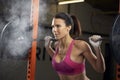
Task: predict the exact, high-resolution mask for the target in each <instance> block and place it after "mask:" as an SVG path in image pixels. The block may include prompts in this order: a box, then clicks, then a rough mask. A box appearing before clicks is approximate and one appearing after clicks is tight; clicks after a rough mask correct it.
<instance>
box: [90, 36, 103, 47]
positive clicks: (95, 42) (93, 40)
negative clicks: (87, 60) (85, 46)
mask: <svg viewBox="0 0 120 80" xmlns="http://www.w3.org/2000/svg"><path fill="white" fill-rule="evenodd" d="M89 42H90V44H91V45H92V46H93V47H99V46H100V45H101V43H102V37H101V36H100V35H92V36H90V37H89Z"/></svg>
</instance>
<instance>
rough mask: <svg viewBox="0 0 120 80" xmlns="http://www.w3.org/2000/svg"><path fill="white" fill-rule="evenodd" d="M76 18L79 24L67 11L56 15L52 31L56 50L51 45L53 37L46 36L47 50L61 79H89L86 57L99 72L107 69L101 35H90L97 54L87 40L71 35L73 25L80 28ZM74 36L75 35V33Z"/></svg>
mask: <svg viewBox="0 0 120 80" xmlns="http://www.w3.org/2000/svg"><path fill="white" fill-rule="evenodd" d="M75 20H76V22H77V24H78V25H79V21H78V20H77V19H76V18H75V17H74V16H70V15H69V14H67V13H62V12H61V13H58V14H56V15H55V16H54V18H53V20H52V32H53V34H54V37H55V39H56V40H57V41H56V42H55V44H54V48H55V50H54V49H53V47H51V39H52V37H50V36H46V37H45V47H46V50H47V52H48V53H49V55H50V56H51V58H52V65H53V68H54V69H55V70H56V72H57V73H58V75H59V77H60V80H89V78H88V77H87V76H86V70H85V59H87V60H88V61H89V62H90V64H91V65H92V67H93V68H94V69H95V70H96V71H97V72H101V73H103V72H104V71H105V63H104V58H103V56H102V53H101V49H100V45H101V42H102V41H101V36H99V35H93V36H91V37H89V41H90V43H91V45H92V46H93V48H94V50H95V53H96V55H95V54H94V53H93V51H92V50H91V47H90V45H89V44H88V43H87V42H85V41H83V40H76V39H73V38H72V37H71V35H70V32H71V31H72V32H73V33H75V31H74V30H72V27H73V28H74V29H75V27H78V29H79V28H80V25H79V26H78V25H76V22H74V21H75ZM73 22H74V23H73ZM73 25H74V26H73ZM75 25H76V26H75ZM78 29H76V30H77V31H78V32H79V31H80V30H78ZM79 33H81V32H79ZM79 33H78V35H79ZM76 35H77V34H76ZM72 36H73V37H74V35H72Z"/></svg>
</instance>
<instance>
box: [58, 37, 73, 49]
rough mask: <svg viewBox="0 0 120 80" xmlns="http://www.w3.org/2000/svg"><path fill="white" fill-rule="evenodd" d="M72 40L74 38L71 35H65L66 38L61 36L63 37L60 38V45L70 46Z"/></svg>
mask: <svg viewBox="0 0 120 80" xmlns="http://www.w3.org/2000/svg"><path fill="white" fill-rule="evenodd" d="M72 40H73V39H72V38H71V36H70V35H68V36H65V37H64V38H61V39H60V40H59V46H60V47H63V48H66V47H68V46H69V44H70V43H71V41H72Z"/></svg>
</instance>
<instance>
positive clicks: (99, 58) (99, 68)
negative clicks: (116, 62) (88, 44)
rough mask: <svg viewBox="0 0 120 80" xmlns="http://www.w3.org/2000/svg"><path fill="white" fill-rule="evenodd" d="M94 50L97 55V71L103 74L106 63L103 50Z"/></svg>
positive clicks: (98, 48)
mask: <svg viewBox="0 0 120 80" xmlns="http://www.w3.org/2000/svg"><path fill="white" fill-rule="evenodd" d="M94 49H95V53H96V56H97V59H96V68H97V71H98V72H101V73H103V72H104V71H105V61H104V57H103V55H102V52H101V48H100V47H94Z"/></svg>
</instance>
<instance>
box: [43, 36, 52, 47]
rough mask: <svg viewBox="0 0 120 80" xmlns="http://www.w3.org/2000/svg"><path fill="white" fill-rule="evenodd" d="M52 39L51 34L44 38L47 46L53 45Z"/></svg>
mask: <svg viewBox="0 0 120 80" xmlns="http://www.w3.org/2000/svg"><path fill="white" fill-rule="evenodd" d="M51 39H52V37H51V36H46V37H45V38H44V40H45V47H49V46H51V43H52V41H51Z"/></svg>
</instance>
